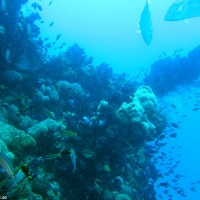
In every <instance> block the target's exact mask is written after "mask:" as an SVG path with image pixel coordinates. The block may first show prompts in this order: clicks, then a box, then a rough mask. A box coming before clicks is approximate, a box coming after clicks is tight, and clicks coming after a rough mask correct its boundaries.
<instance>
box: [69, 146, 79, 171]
mask: <svg viewBox="0 0 200 200" xmlns="http://www.w3.org/2000/svg"><path fill="white" fill-rule="evenodd" d="M70 157H71V161H72V165H73V170H72V172H73V173H74V172H75V171H76V159H77V157H76V153H75V151H74V150H73V149H71V153H70Z"/></svg>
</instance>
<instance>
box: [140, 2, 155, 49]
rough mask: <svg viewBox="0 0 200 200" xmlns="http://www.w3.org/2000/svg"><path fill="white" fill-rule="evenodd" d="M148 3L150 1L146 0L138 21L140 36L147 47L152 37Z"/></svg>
mask: <svg viewBox="0 0 200 200" xmlns="http://www.w3.org/2000/svg"><path fill="white" fill-rule="evenodd" d="M149 3H150V0H146V3H145V6H144V8H143V10H142V13H141V16H140V21H139V24H140V30H141V34H142V37H143V39H144V41H145V43H146V44H147V45H150V43H151V40H152V36H153V28H152V19H151V9H150V5H149Z"/></svg>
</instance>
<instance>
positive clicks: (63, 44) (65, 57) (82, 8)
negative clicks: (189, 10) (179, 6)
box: [0, 0, 200, 200]
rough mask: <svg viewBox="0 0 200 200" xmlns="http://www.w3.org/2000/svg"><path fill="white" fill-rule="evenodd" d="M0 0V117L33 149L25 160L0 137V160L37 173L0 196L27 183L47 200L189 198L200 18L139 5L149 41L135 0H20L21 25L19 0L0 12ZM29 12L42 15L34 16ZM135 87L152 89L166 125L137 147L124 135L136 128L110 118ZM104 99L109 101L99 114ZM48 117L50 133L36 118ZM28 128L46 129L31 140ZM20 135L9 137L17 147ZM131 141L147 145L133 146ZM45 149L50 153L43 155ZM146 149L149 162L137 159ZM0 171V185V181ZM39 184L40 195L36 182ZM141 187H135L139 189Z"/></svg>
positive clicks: (194, 166) (199, 110)
mask: <svg viewBox="0 0 200 200" xmlns="http://www.w3.org/2000/svg"><path fill="white" fill-rule="evenodd" d="M3 2H4V1H3V0H2V1H1V12H0V15H1V17H2V19H1V21H0V25H1V26H2V27H3V28H4V27H5V30H3V28H2V27H0V31H1V34H0V37H1V38H3V39H2V40H1V41H0V42H1V46H2V48H1V49H0V60H1V63H0V67H1V68H0V71H1V79H0V86H1V87H0V90H1V102H0V121H1V122H3V123H5V124H10V125H12V126H14V127H16V128H17V129H19V130H23V131H25V133H26V134H27V135H31V136H32V137H33V138H35V139H36V142H37V145H36V146H37V148H36V150H35V152H36V153H35V152H31V151H30V152H31V153H30V154H28V155H27V153H28V152H29V150H27V151H26V149H25V150H24V149H23V148H25V147H23V145H21V146H22V147H19V148H18V146H17V145H16V146H15V145H14V147H13V146H12V145H11V147H10V146H9V142H7V143H6V145H7V146H8V149H7V147H5V146H3V145H2V144H1V145H2V146H1V149H0V150H1V151H0V152H4V151H5V152H6V151H8V150H9V151H11V152H13V154H12V155H11V154H9V153H7V154H8V155H6V156H7V157H9V159H11V160H12V162H11V163H13V165H14V166H15V167H16V166H20V165H21V164H22V163H23V162H25V161H26V162H30V163H29V164H30V168H32V169H33V171H34V172H37V174H36V175H34V177H35V176H36V177H37V179H34V180H31V181H32V182H31V181H30V180H28V178H27V177H26V176H27V174H26V173H24V174H18V175H16V177H14V178H13V179H11V180H9V181H8V184H7V185H6V186H1V187H2V188H3V189H2V191H3V193H2V194H3V195H8V196H9V195H10V197H13V196H15V195H13V194H15V193H16V194H17V193H18V195H17V197H16V198H20V197H22V198H23V197H24V195H26V192H25V191H27V187H30V188H31V191H32V192H35V193H37V192H38V191H39V192H40V193H38V194H41V196H42V197H44V196H45V195H46V191H47V190H49V193H53V194H54V196H57V199H66V198H67V199H77V198H80V199H83V200H86V199H89V200H95V199H97V200H100V199H102V198H105V199H106V200H107V199H108V200H110V199H114V200H119V199H127V200H131V199H132V200H133V199H135V198H136V197H137V199H141V200H143V199H144V200H154V199H158V200H159V199H160V200H161V199H162V200H174V199H176V200H182V199H188V200H198V199H199V197H200V172H199V169H200V161H199V146H200V145H199V141H200V136H199V133H200V126H199V123H200V121H199V119H200V90H199V87H200V77H199V75H200V68H199V63H200V60H199V55H200V51H199V45H200V37H199V35H200V26H199V25H198V24H199V22H200V18H199V16H197V17H194V18H189V19H186V20H180V21H165V20H164V16H165V14H166V12H167V10H168V8H169V6H170V5H172V4H173V3H174V2H175V1H174V0H168V1H165V2H157V1H155V0H152V1H151V2H150V1H149V4H150V11H151V16H152V28H153V37H152V41H151V42H150V44H149V45H147V44H146V43H145V41H144V38H143V37H144V36H142V35H141V31H140V28H141V27H140V24H139V21H138V20H139V18H140V14H141V11H142V9H143V7H144V4H145V2H146V1H144V0H143V1H141V0H135V1H133V0H126V1H119V2H117V1H113V0H73V1H69V0H57V1H56V0H53V1H50V0H48V1H42V0H38V1H34V0H29V1H28V2H27V3H26V4H24V2H21V3H23V4H24V5H23V6H22V8H21V11H22V13H23V14H24V16H26V17H27V18H23V20H21V17H20V15H19V16H17V15H16V16H15V15H14V14H13V13H14V11H13V10H15V7H14V6H16V5H18V3H19V2H20V1H19V2H17V1H16V2H15V4H13V7H12V6H11V7H9V8H8V7H7V8H6V10H4V8H3V7H4V6H3ZM5 2H6V5H7V6H8V5H9V6H10V5H11V4H10V2H9V3H8V2H7V1H5ZM34 3H35V6H36V7H35V9H34V8H33V7H34V6H33V5H34ZM197 5H198V4H197ZM17 9H19V7H16V11H17ZM32 13H34V14H36V15H37V16H40V19H39V20H36V21H35V20H34V19H33V16H32V17H30V15H31V14H32ZM10 16H15V17H14V18H12V17H10ZM9 17H10V18H9ZM20 20H21V21H20ZM13 24H14V26H12V25H13ZM10 27H11V28H13V27H14V28H13V29H14V30H15V31H16V32H15V31H12V30H11V28H10ZM16 27H17V28H16ZM24 27H25V28H24ZM145 28H146V27H145ZM147 28H148V27H147ZM4 31H5V33H4ZM13 38H15V39H13ZM19 38H20V39H19ZM23 38H24V40H23ZM19 41H21V44H20V43H19ZM23 41H24V42H23ZM74 44H75V45H74ZM73 45H74V46H73ZM196 47H198V48H196ZM195 48H196V49H195ZM70 50H71V51H70ZM84 53H85V54H84ZM59 56H60V57H59ZM82 56H83V57H82ZM90 57H91V58H90ZM63 63H64V64H63ZM102 63H103V64H102ZM105 63H106V64H105ZM82 66H85V69H83V68H82ZM44 67H45V68H44ZM81 70H82V71H81ZM116 73H117V74H116ZM62 81H67V82H62ZM68 81H69V82H68ZM143 84H144V85H145V84H146V85H148V86H150V87H151V88H152V90H153V92H154V93H155V95H156V96H157V98H158V113H159V114H161V115H162V116H164V119H165V120H166V127H165V128H163V127H162V126H161V125H160V124H159V123H158V124H159V125H160V126H159V128H161V127H162V128H163V129H164V130H162V133H159V135H156V134H154V135H153V133H152V135H153V136H152V138H153V139H152V138H151V139H152V140H151V141H146V140H147V139H146V138H145V142H144V141H143V140H142V142H144V143H145V144H143V143H142V142H141V141H140V139H141V138H140V139H138V141H139V142H138V143H137V142H135V140H137V139H135V138H134V137H133V136H130V135H127V134H129V133H131V132H134V131H135V129H134V127H131V125H130V124H129V125H127V124H125V125H124V124H123V123H122V124H120V123H119V124H118V121H117V119H116V118H117V117H116V115H117V114H116V113H117V109H118V108H119V107H120V106H121V104H122V103H123V102H128V103H130V102H131V99H132V98H134V94H133V93H134V92H135V91H136V89H137V88H139V86H141V85H143ZM65 88H68V89H67V90H65ZM102 100H104V101H107V102H109V103H108V104H109V105H111V106H110V107H109V108H107V107H105V108H103V109H102V110H101V109H98V108H99V107H98V106H99V105H100V102H101V101H102ZM104 103H105V102H104ZM99 110H100V111H99ZM145 112H146V111H145ZM145 112H144V113H143V114H145ZM113 113H114V114H113ZM25 117H27V118H25ZM47 118H48V119H49V120H50V119H51V120H53V122H52V121H51V120H50V125H49V126H50V128H49V127H48V125H47V124H48V123H49V121H48V120H47V121H46V122H44V121H45V119H47ZM152 118H153V117H152ZM22 119H23V120H22ZM34 120H37V121H34ZM143 120H144V119H143ZM165 120H163V123H164V121H165ZM116 122H117V123H116ZM40 123H42V124H40ZM45 123H47V124H45ZM51 123H52V124H53V125H52V124H51ZM57 123H58V124H59V125H58V124H57ZM35 124H39V125H40V126H42V127H43V129H44V130H42V131H41V132H42V133H43V134H41V135H40V136H38V135H36V134H35V135H34V133H32V132H34V131H32V130H31V128H32V127H33V126H34V125H35ZM47 127H48V128H47ZM63 127H64V128H63ZM162 128H161V129H162ZM46 129H48V131H46ZM63 129H64V130H65V131H66V130H68V131H71V132H64V133H65V134H67V135H68V136H67V137H66V136H63V135H59V134H60V133H63V132H62V131H63ZM136 129H137V128H136ZM136 132H137V130H136ZM158 132H159V131H158ZM3 134H5V133H4V132H2V135H1V137H0V139H1V140H2V141H3V142H4V139H5V138H4V135H3ZM17 134H18V133H17ZM70 134H71V135H70ZM120 134H121V135H120ZM77 135H78V136H77ZM14 136H15V135H14ZM18 137H19V136H17V137H16V138H15V137H14V138H15V139H16V141H18V142H16V143H17V144H19V142H20V140H18V139H17V138H18ZM71 137H72V138H73V139H71ZM129 137H130V138H129ZM11 138H12V137H11ZM74 138H75V139H74ZM116 138H117V139H116ZM129 139H130V141H131V142H132V141H133V143H132V144H130V141H129ZM148 139H149V138H148ZM11 140H12V139H11ZM27 140H28V139H27ZM22 141H23V140H22ZM11 143H12V142H11ZM141 144H142V145H144V146H146V145H147V146H148V148H149V149H150V150H149V151H148V150H146V149H145V150H146V151H147V152H145V154H143V153H141V152H142V151H143V150H141V149H139V148H138V146H140V145H141ZM39 147H40V148H39ZM34 148H35V147H34ZM148 148H147V149H148ZM66 149H69V150H68V151H65V150H66ZM70 149H71V150H70ZM74 149H75V151H74ZM72 150H73V153H74V154H73V155H72V153H71V152H72ZM137 151H138V152H137ZM140 151H141V152H140ZM152 151H153V153H151V152H152ZM19 152H20V153H19ZM75 152H76V153H75ZM5 154H6V153H5ZM15 154H16V155H15ZM52 154H54V156H55V154H56V156H55V157H56V159H55V160H53V161H52V160H51V159H49V157H51V156H52ZM76 154H77V155H76ZM63 155H64V156H66V157H67V156H68V157H67V159H66V157H65V159H62V158H63V157H62V156H63ZM69 155H70V156H69ZM144 155H146V156H147V157H148V158H147V157H145V158H144V159H143V162H142V158H141V157H142V156H144ZM137 156H138V157H139V158H137ZM140 156H141V157H140ZM47 157H48V158H47ZM96 158H97V159H96ZM70 159H71V160H70ZM76 159H77V160H76ZM140 159H141V160H140ZM63 160H64V161H63ZM144 160H145V161H144ZM147 161H148V162H147ZM141 163H142V164H141ZM76 165H77V166H76ZM145 167H146V168H145ZM150 167H152V168H153V169H151V170H150ZM154 167H155V168H154ZM3 168H5V166H3ZM3 168H0V179H1V181H2V180H4V179H5V177H7V175H6V170H4V169H3ZM73 169H74V170H73ZM21 171H23V170H21ZM21 173H22V172H21ZM29 175H30V174H29ZM31 175H32V174H31ZM65 176H66V178H63V177H65ZM44 177H45V178H44ZM138 177H140V178H141V177H143V178H144V180H143V179H142V178H141V179H139V180H138ZM26 178H27V179H26ZM146 179H149V180H148V181H147V180H146ZM26 180H27V181H29V182H28V186H25V183H26V182H25V181H26ZM35 180H36V181H35ZM38 180H39V182H40V181H41V183H42V184H43V185H42V186H44V187H42V189H43V190H44V191H45V192H44V191H43V190H42V189H41V190H39V189H38V182H37V181H38ZM68 180H69V182H68ZM43 181H44V182H43ZM145 181H147V182H148V184H147V183H146V182H145ZM47 182H49V185H48V184H47ZM17 183H20V184H18V187H15V186H16V185H17ZM62 183H63V184H64V185H65V186H63V185H62ZM85 183H86V184H85ZM82 184H83V185H84V186H83V185H82ZM87 184H88V185H87ZM140 184H141V185H140ZM144 184H146V185H145V189H144V188H142V189H144V191H145V194H140V191H143V190H142V189H141V188H140V187H143V186H144ZM138 185H139V186H140V187H139V186H138ZM105 188H106V191H103V190H104V189H105ZM0 189H1V188H0ZM2 191H1V192H2ZM18 191H20V193H19V192H18ZM36 191H37V192H36ZM56 191H57V192H56ZM62 192H63V194H64V196H62V195H63V194H62ZM106 192H107V193H106ZM154 192H155V195H154ZM79 194H81V195H82V196H79ZM20 195H21V196H20ZM65 195H66V196H65ZM102 195H104V196H103V197H102ZM120 195H122V196H123V195H125V196H124V198H122V196H120ZM134 195H135V196H134ZM142 195H143V196H142ZM49 196H50V194H49ZM42 197H41V198H42ZM38 198H39V197H38ZM43 199H45V198H43Z"/></svg>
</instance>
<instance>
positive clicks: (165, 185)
mask: <svg viewBox="0 0 200 200" xmlns="http://www.w3.org/2000/svg"><path fill="white" fill-rule="evenodd" d="M159 185H160V186H162V187H168V182H162V183H160V184H159Z"/></svg>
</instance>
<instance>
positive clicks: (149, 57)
mask: <svg viewBox="0 0 200 200" xmlns="http://www.w3.org/2000/svg"><path fill="white" fill-rule="evenodd" d="M173 2H174V1H173V0H168V1H163V2H156V1H153V0H152V1H151V6H150V7H151V14H152V23H153V39H152V43H151V45H150V46H147V45H146V44H145V42H144V41H143V39H142V36H141V34H140V33H139V30H140V27H139V18H140V14H141V11H142V9H143V6H144V4H145V1H141V0H134V1H133V0H126V1H118V2H116V1H112V0H109V1H106V0H103V1H102V0H95V1H90V0H84V1H81V0H74V1H73V2H72V1H69V0H66V1H64V0H60V1H53V3H52V4H51V6H49V5H48V1H46V2H44V3H43V2H40V1H39V3H40V4H41V5H42V7H43V11H42V12H41V13H40V14H41V16H42V18H43V19H44V24H40V25H39V26H40V28H41V35H42V36H43V37H44V38H45V37H50V38H52V39H55V38H56V35H57V34H59V33H62V37H61V39H60V41H59V44H60V43H61V41H64V42H66V43H67V46H71V45H72V44H73V43H78V44H79V45H80V46H81V47H84V49H85V51H86V53H87V54H88V55H90V56H92V57H93V58H94V63H95V64H100V63H101V62H102V61H104V62H106V63H108V64H109V65H110V66H111V67H112V68H113V69H114V71H116V72H120V73H122V72H126V73H128V74H130V75H131V76H135V75H136V74H137V73H138V71H139V69H140V68H141V67H144V68H150V66H151V64H152V63H153V62H154V61H156V60H158V59H159V57H160V56H162V57H165V56H173V54H174V51H176V50H179V49H183V52H182V54H183V55H186V54H187V53H188V52H189V51H190V50H192V49H193V48H195V47H196V46H197V45H198V44H199V42H200V39H199V34H200V27H199V26H198V25H197V24H198V23H199V18H192V19H188V20H185V21H175V22H168V21H164V16H165V14H166V12H167V9H168V8H169V6H170V5H171V4H172V3H173ZM52 21H54V25H53V26H52V27H49V24H50V23H51V22H52Z"/></svg>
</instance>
